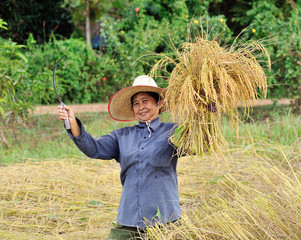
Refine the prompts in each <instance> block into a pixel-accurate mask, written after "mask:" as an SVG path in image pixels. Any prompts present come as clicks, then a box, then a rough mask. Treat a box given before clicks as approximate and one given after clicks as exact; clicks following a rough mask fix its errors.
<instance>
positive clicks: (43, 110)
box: [34, 99, 290, 114]
mask: <svg viewBox="0 0 301 240" xmlns="http://www.w3.org/2000/svg"><path fill="white" fill-rule="evenodd" d="M275 101H276V103H277V104H280V105H288V104H290V99H275V100H274V99H260V100H257V101H256V102H255V103H254V106H265V105H271V104H274V103H275ZM57 106H58V105H47V106H36V108H35V110H34V114H56V113H57ZM69 106H71V107H72V109H73V111H74V112H75V113H81V112H107V111H108V103H92V104H74V105H73V104H71V105H69Z"/></svg>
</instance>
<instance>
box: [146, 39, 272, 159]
mask: <svg viewBox="0 0 301 240" xmlns="http://www.w3.org/2000/svg"><path fill="white" fill-rule="evenodd" d="M171 48H172V50H173V51H174V53H175V55H176V57H175V58H171V57H168V56H166V55H161V56H162V58H161V59H160V60H159V61H158V62H157V63H156V64H155V65H154V67H153V68H152V70H151V75H152V76H154V75H157V71H158V70H163V71H165V72H166V71H167V69H168V67H169V66H170V64H173V65H174V67H173V70H172V72H171V73H170V75H169V77H168V87H167V91H166V95H165V104H166V105H167V107H168V108H169V109H170V111H171V113H172V116H173V117H174V119H175V120H176V121H177V122H178V128H177V130H176V132H175V134H174V135H173V136H172V139H171V140H172V142H173V143H174V144H175V145H176V146H177V147H178V149H179V153H180V154H182V153H184V152H189V153H193V154H197V155H202V154H203V153H206V152H211V153H221V150H222V146H223V145H225V144H226V141H225V140H224V138H223V134H222V131H221V126H220V123H221V117H222V115H224V114H227V115H229V116H230V118H231V120H232V124H233V125H234V126H237V127H238V124H237V123H238V112H237V105H238V103H240V104H241V105H242V106H244V107H245V110H247V111H245V113H246V114H247V113H248V110H249V106H250V103H252V101H254V100H256V99H257V98H258V90H260V91H262V93H263V95H264V96H265V95H266V90H267V79H266V76H265V73H264V70H263V68H262V67H261V66H260V64H259V61H258V56H256V55H255V51H258V50H259V51H260V53H263V54H264V55H265V56H266V57H267V58H268V64H269V65H270V59H269V54H268V53H267V51H266V50H265V48H264V46H263V45H262V44H261V43H260V42H253V43H249V44H245V45H239V46H236V45H235V42H234V43H233V45H232V46H231V47H221V46H219V44H218V43H217V41H215V40H212V41H210V40H208V39H205V38H203V37H201V36H198V37H197V38H195V40H194V41H193V42H185V43H183V44H182V45H181V46H180V48H179V49H177V48H176V47H175V46H174V45H172V46H171Z"/></svg>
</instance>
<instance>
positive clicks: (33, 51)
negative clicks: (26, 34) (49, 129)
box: [26, 38, 111, 104]
mask: <svg viewBox="0 0 301 240" xmlns="http://www.w3.org/2000/svg"><path fill="white" fill-rule="evenodd" d="M33 41H34V40H33V38H29V39H28V49H29V51H28V52H27V53H26V54H27V56H28V59H29V64H28V65H29V67H28V72H29V73H30V74H31V76H32V78H33V79H32V82H31V85H32V86H34V96H35V101H36V102H37V103H41V104H45V103H57V102H58V101H57V99H56V95H55V92H54V89H53V85H52V71H53V68H54V65H55V63H56V61H58V60H59V59H60V58H61V57H63V56H65V57H66V58H65V59H63V60H62V61H61V62H60V63H59V65H58V67H57V72H56V84H57V89H58V92H59V95H60V96H61V98H62V100H63V101H64V102H66V104H69V103H87V102H95V101H99V100H100V99H101V95H100V94H99V92H100V91H101V88H103V87H104V86H105V84H106V82H105V81H103V80H102V79H103V77H104V76H105V75H106V72H108V71H110V67H109V66H110V65H111V63H110V62H108V60H109V59H107V58H101V57H100V56H98V55H96V54H95V53H94V52H93V51H92V50H90V49H88V48H87V46H86V44H85V42H84V41H83V40H80V39H67V40H56V39H55V38H53V39H52V41H49V42H48V43H47V44H45V45H44V47H42V46H35V45H32V42H33ZM104 67H106V68H104Z"/></svg>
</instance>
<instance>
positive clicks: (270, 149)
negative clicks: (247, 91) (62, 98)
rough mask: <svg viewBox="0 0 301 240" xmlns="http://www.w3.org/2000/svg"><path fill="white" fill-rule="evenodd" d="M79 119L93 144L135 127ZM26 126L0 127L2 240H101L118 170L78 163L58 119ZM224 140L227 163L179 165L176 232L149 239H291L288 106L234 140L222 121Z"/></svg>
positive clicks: (298, 195)
mask: <svg viewBox="0 0 301 240" xmlns="http://www.w3.org/2000/svg"><path fill="white" fill-rule="evenodd" d="M77 116H78V117H79V118H80V119H81V120H82V121H83V122H84V124H85V127H86V129H87V131H89V132H90V133H92V135H93V136H95V137H97V136H100V135H102V134H105V133H109V132H110V131H111V130H113V129H116V128H119V127H123V126H125V125H128V124H133V123H126V124H125V123H118V122H115V121H113V120H111V119H110V118H109V116H108V114H107V113H89V112H86V113H78V114H77ZM169 118H170V117H169V114H168V113H166V114H164V115H162V116H161V119H162V120H163V121H168V120H170V119H169ZM25 124H26V127H25V126H22V125H20V124H15V125H12V126H11V127H10V128H9V129H7V131H11V133H12V134H10V135H9V136H10V137H9V139H8V140H9V143H10V145H11V147H10V148H6V147H5V146H4V145H1V147H0V154H1V165H2V167H1V168H0V181H1V191H0V208H1V213H0V239H22V240H23V239H105V238H106V236H107V235H108V233H109V230H110V228H111V227H112V222H113V221H115V219H116V215H117V208H118V202H119V197H120V194H121V190H122V188H121V184H120V180H119V165H118V163H116V162H115V161H114V160H112V161H102V160H93V159H88V158H87V157H85V156H84V155H83V154H82V153H80V152H79V150H78V149H77V148H76V147H75V146H74V144H73V143H72V141H71V140H70V139H69V138H68V136H67V134H66V132H65V130H64V128H63V125H62V123H61V122H60V121H59V120H58V119H57V116H56V115H51V114H46V115H33V116H31V118H30V119H29V120H28V122H26V123H25ZM248 132H249V133H248ZM224 134H225V137H226V138H227V140H228V142H229V149H230V150H229V152H228V155H227V158H226V160H227V161H226V162H225V161H224V160H222V159H218V158H217V159H213V158H212V157H210V156H203V157H196V156H187V157H185V158H181V159H180V161H179V166H178V177H179V178H178V180H179V192H180V202H181V208H182V213H183V222H182V225H181V226H178V227H176V228H175V229H174V226H173V225H171V226H169V227H168V228H165V229H150V230H149V234H150V236H151V239H299V238H300V237H301V224H300V223H301V191H300V190H301V184H300V180H301V176H300V167H301V165H300V160H301V140H300V136H301V117H300V116H297V115H294V114H292V113H291V109H290V107H289V106H276V105H275V106H274V105H269V106H264V107H256V108H254V111H253V112H252V113H251V117H250V118H248V119H245V120H244V122H243V124H242V125H241V126H240V137H239V139H236V137H235V133H234V132H233V130H232V128H231V126H230V124H229V122H228V120H227V119H225V123H224ZM249 134H251V135H252V137H253V139H251V138H250V136H249Z"/></svg>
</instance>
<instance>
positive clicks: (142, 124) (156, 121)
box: [137, 117, 161, 132]
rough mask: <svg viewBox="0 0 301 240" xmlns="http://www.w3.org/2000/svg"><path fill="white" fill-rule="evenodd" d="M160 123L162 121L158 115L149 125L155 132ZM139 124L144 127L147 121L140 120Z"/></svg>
mask: <svg viewBox="0 0 301 240" xmlns="http://www.w3.org/2000/svg"><path fill="white" fill-rule="evenodd" d="M160 124H161V121H160V119H159V117H157V118H156V119H155V120H153V121H151V123H150V125H149V127H150V128H151V129H152V130H153V132H154V131H156V130H157V128H158V127H159V126H160ZM137 126H138V127H140V128H144V127H146V123H145V122H140V121H139V124H138V125H137Z"/></svg>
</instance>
